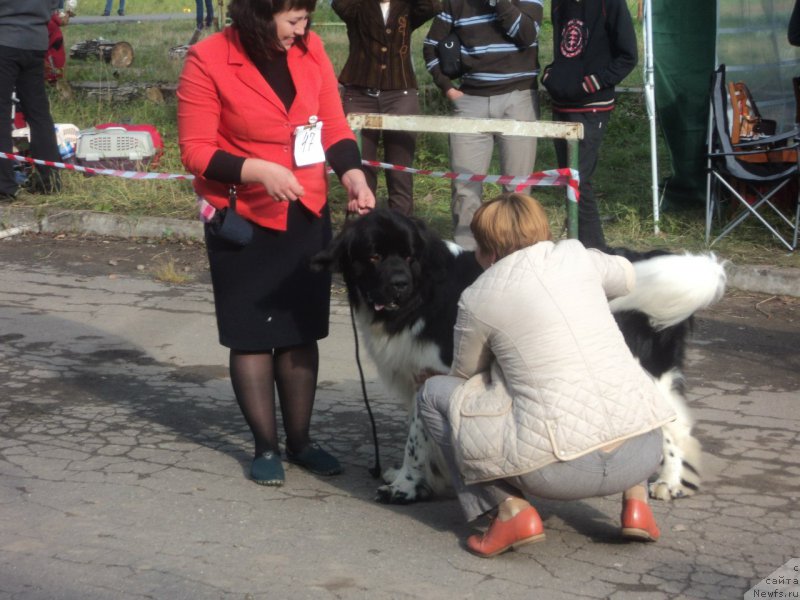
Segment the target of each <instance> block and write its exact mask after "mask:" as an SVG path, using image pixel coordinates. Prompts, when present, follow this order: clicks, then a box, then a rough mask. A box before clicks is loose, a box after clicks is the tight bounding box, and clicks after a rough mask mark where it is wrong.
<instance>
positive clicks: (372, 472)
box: [348, 302, 381, 479]
mask: <svg viewBox="0 0 800 600" xmlns="http://www.w3.org/2000/svg"><path fill="white" fill-rule="evenodd" d="M348 304H349V302H348ZM350 323H351V325H352V326H353V339H354V340H355V345H356V366H357V367H358V376H359V377H360V378H361V394H362V395H363V397H364V405H365V406H366V407H367V414H368V415H369V422H370V423H371V424H372V444H373V445H374V446H375V466H373V467H372V468H371V469H370V470H369V474H370V475H372V477H373V479H377V478H378V477H380V475H381V457H380V452H379V450H378V430H377V428H376V427H375V418H374V417H373V416H372V408H370V406H369V397H368V396H367V384H366V382H365V381H364V370H363V369H362V368H361V358H360V356H359V351H358V329H356V317H355V314H354V313H353V305H352V304H351V305H350Z"/></svg>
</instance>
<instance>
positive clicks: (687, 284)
mask: <svg viewBox="0 0 800 600" xmlns="http://www.w3.org/2000/svg"><path fill="white" fill-rule="evenodd" d="M633 266H634V269H635V270H636V288H635V289H634V290H633V291H632V292H631V293H630V294H628V295H627V296H621V297H619V298H615V299H613V300H612V301H611V302H610V306H611V310H612V312H621V311H625V310H638V311H641V312H643V313H645V314H646V315H648V316H649V317H650V324H651V325H652V326H653V327H654V328H655V329H664V328H666V327H670V326H672V325H675V324H677V323H680V322H681V321H683V320H684V319H687V318H689V317H690V316H692V315H693V314H694V313H695V312H696V311H698V310H701V309H703V308H707V307H709V306H711V305H712V304H714V303H715V302H717V301H718V300H719V299H720V298H722V295H723V294H724V293H725V283H726V280H727V276H726V274H725V262H724V261H722V260H719V259H718V258H717V257H716V256H715V255H714V254H713V253H710V254H688V253H687V254H683V255H677V254H667V255H662V256H656V257H654V258H650V259H646V260H641V261H636V262H634V263H633Z"/></svg>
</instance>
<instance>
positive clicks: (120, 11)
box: [117, 10, 125, 17]
mask: <svg viewBox="0 0 800 600" xmlns="http://www.w3.org/2000/svg"><path fill="white" fill-rule="evenodd" d="M117 14H118V15H119V16H120V17H124V16H125V11H124V10H118V11H117Z"/></svg>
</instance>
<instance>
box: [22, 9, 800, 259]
mask: <svg viewBox="0 0 800 600" xmlns="http://www.w3.org/2000/svg"><path fill="white" fill-rule="evenodd" d="M629 5H630V7H631V11H632V14H633V15H634V16H635V15H636V6H637V3H636V2H635V1H633V2H631V1H630V0H629ZM103 7H104V1H103V0H81V2H80V4H79V15H100V13H101V12H102V10H103ZM114 7H115V9H116V1H115V4H114ZM184 9H188V12H190V13H191V14H187V16H186V18H182V19H173V20H168V21H149V20H135V19H129V21H128V22H124V23H112V22H103V23H100V24H92V25H79V24H75V23H73V24H70V25H69V26H67V27H66V28H65V29H64V36H65V40H66V45H67V47H68V48H69V47H70V46H71V45H73V44H75V43H77V42H80V41H83V40H88V39H96V38H101V37H102V38H104V39H106V40H111V41H127V42H129V43H130V44H132V46H133V48H134V53H135V56H134V61H133V63H132V64H131V66H130V67H128V68H126V69H114V68H112V67H111V66H110V65H108V64H106V63H104V62H103V61H101V60H95V59H89V60H75V59H68V62H67V80H68V81H69V82H70V83H71V84H75V88H77V87H78V86H77V84H79V83H81V82H87V81H91V82H101V83H105V84H106V85H107V86H114V85H117V84H124V83H129V82H146V83H148V84H156V85H159V84H160V85H161V86H163V88H164V89H165V90H166V93H165V99H164V102H161V103H159V102H153V101H149V100H146V99H145V98H144V96H141V97H140V98H137V99H134V100H132V101H114V100H111V99H110V98H109V97H108V96H107V95H104V94H97V93H92V94H87V93H86V92H85V91H81V90H80V89H73V91H72V94H71V96H69V95H67V96H65V95H64V94H62V93H61V92H60V91H59V90H57V89H55V88H54V89H52V90H51V108H52V112H53V115H54V117H55V120H56V122H62V123H73V124H75V125H77V126H78V127H79V128H82V129H83V128H88V127H91V126H92V125H95V124H98V123H103V122H129V123H152V124H154V125H156V127H157V128H158V130H159V132H160V133H161V135H162V138H163V139H164V144H165V153H164V156H163V158H162V160H161V164H160V165H159V168H158V170H159V171H161V172H170V173H182V172H184V169H183V166H182V165H181V162H180V156H179V151H178V145H177V127H176V103H175V98H174V94H171V93H170V92H169V90H170V89H171V88H170V86H172V88H174V85H175V83H176V82H177V78H178V75H179V73H180V68H181V62H180V61H176V60H171V59H170V58H169V49H170V48H172V47H174V46H178V45H181V44H185V43H186V42H187V41H188V40H189V38H190V36H191V35H192V32H193V30H194V18H193V16H194V2H187V1H186V0H183V1H182V2H178V3H175V2H174V1H173V0H130V2H129V4H128V6H127V7H126V10H127V12H128V14H129V15H132V16H135V15H136V14H142V15H144V14H153V13H176V12H181V11H182V10H184ZM314 22H315V25H314V27H315V30H316V31H317V32H318V33H319V34H320V35H321V36H322V37H323V39H324V40H325V43H326V48H327V50H328V53H329V55H330V56H331V60H332V61H333V63H334V66H335V68H336V69H337V70H338V69H339V68H341V66H342V65H343V64H344V60H345V58H346V56H347V38H346V35H345V30H344V28H343V27H342V26H341V23H340V22H339V21H338V19H337V17H336V16H335V15H334V14H333V13H332V11H331V9H330V7H329V4H328V3H327V2H325V3H320V4H319V8H318V10H317V12H316V13H315V15H314ZM426 29H427V28H426V27H423V28H422V30H421V31H419V30H418V31H417V32H415V35H414V48H415V49H414V53H413V55H414V56H415V57H416V71H417V74H418V76H419V79H420V89H421V97H422V104H423V110H424V112H425V113H426V114H447V113H448V110H449V106H448V104H447V102H446V101H444V100H443V98H442V96H441V94H440V93H439V91H438V90H437V89H435V87H434V86H432V84H431V80H430V76H429V75H428V73H427V72H426V71H425V69H424V65H423V61H422V50H421V41H422V38H423V37H424V33H425V30H426ZM550 39H551V28H550V24H549V22H548V21H547V19H545V23H543V26H542V32H541V36H540V48H541V49H540V61H541V63H542V64H543V65H544V64H547V62H548V61H549V56H550V55H551V49H550ZM641 83H642V72H641V69H636V70H634V72H633V73H632V74H631V75H630V76H629V77H628V78H627V79H626V80H625V82H623V84H622V86H623V87H628V88H636V87H639V86H641ZM542 100H543V102H542V118H543V119H549V118H550V110H549V106H548V105H547V102H546V96H543V97H542ZM447 152H448V148H447V138H446V136H444V135H440V134H425V133H424V134H421V135H420V136H419V141H418V149H417V155H416V166H418V167H421V168H428V169H435V170H448V157H447ZM667 156H668V155H667V152H666V149H665V147H664V145H663V142H662V141H661V140H660V139H659V169H660V177H661V178H663V177H665V176H667V175H669V165H668V159H667ZM554 165H555V155H554V151H553V147H552V143H551V142H550V141H549V140H540V142H539V145H538V152H537V165H536V168H537V170H544V169H549V168H552V167H553V166H554ZM491 173H493V174H497V173H499V170H498V167H497V164H496V162H495V164H494V165H493V167H492V170H491ZM64 184H65V185H64V190H63V191H62V192H61V193H60V194H56V195H52V196H33V195H28V194H25V195H23V196H22V198H21V199H20V200H18V201H17V203H18V204H24V205H33V206H40V207H42V208H48V209H86V210H96V211H105V212H115V213H123V214H130V215H156V216H166V217H173V218H186V219H193V218H195V216H196V215H195V204H194V196H193V193H192V189H191V186H190V184H189V183H188V182H181V181H129V180H123V179H118V178H112V177H103V176H94V177H85V176H83V175H80V174H76V173H66V174H65V177H64ZM381 185H382V184H381ZM595 189H596V193H597V196H598V199H599V202H600V209H601V213H602V214H603V216H604V218H606V219H607V220H606V224H605V229H606V235H607V237H608V239H609V241H610V242H611V243H613V244H618V245H627V246H632V247H639V248H651V247H663V248H669V249H673V250H681V249H687V250H698V249H702V248H704V233H703V228H704V215H703V206H702V203H701V202H697V203H696V206H694V205H693V206H690V207H688V208H687V207H675V208H672V209H671V208H669V207H666V208H665V209H662V215H661V222H660V230H661V231H660V234H659V235H655V234H654V233H653V230H654V227H653V215H652V196H651V177H650V142H649V123H648V119H647V114H646V111H645V108H644V103H643V98H642V96H641V94H638V93H622V94H620V100H619V103H618V107H617V110H615V112H614V113H613V116H612V119H611V123H610V125H609V129H608V132H607V134H606V139H605V141H604V144H603V149H602V151H601V157H600V162H599V166H598V170H597V174H596V176H595ZM498 191H499V189H498V188H497V187H496V186H487V190H486V193H485V195H486V196H487V197H491V196H493V195H495V194H496V193H498ZM383 192H384V190H383V188H382V187H381V188H380V189H379V193H378V196H379V200H380V201H382V200H381V196H382V195H384V193H383ZM534 195H536V196H537V197H538V198H539V199H540V200H542V202H543V203H544V204H545V206H546V207H547V209H548V211H549V213H550V215H551V218H552V222H553V226H554V230H555V231H561V229H562V226H563V223H564V218H565V212H564V205H565V199H564V191H563V189H561V188H538V189H537V190H535V192H534ZM415 197H416V200H415V201H416V212H417V215H418V216H420V217H421V218H423V219H425V220H426V221H427V222H429V223H430V224H432V225H433V227H435V228H436V229H437V230H438V231H440V232H441V233H442V234H443V235H445V236H448V235H450V215H449V197H450V185H449V182H447V181H446V180H441V179H434V178H430V177H417V179H416V180H415ZM331 203H332V206H333V208H334V217H335V220H336V221H337V222H340V221H341V220H342V219H343V204H344V202H343V193H342V190H341V188H340V187H339V186H338V184H337V183H336V182H335V178H333V179H332V197H331ZM713 249H714V250H715V251H716V252H718V253H719V254H720V255H722V256H724V257H726V258H729V259H731V260H733V261H734V262H752V263H770V264H776V265H783V266H800V259H799V258H798V257H797V253H794V254H787V252H786V251H785V250H784V249H783V248H782V246H780V245H779V244H778V243H777V242H775V241H773V240H772V238H771V237H770V236H769V234H768V233H766V232H765V230H763V228H761V227H742V228H740V229H739V230H737V232H736V233H735V234H733V235H732V236H731V237H729V238H727V239H726V240H723V241H721V242H719V243H718V244H716V245H715V246H714V248H713Z"/></svg>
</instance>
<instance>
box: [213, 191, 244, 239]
mask: <svg viewBox="0 0 800 600" xmlns="http://www.w3.org/2000/svg"><path fill="white" fill-rule="evenodd" d="M208 225H209V229H210V230H211V233H212V234H214V235H215V236H217V237H219V238H221V239H223V240H225V241H226V242H230V243H231V244H236V245H237V246H246V245H247V244H249V243H250V242H251V241H252V239H253V224H252V223H251V222H250V221H248V220H247V219H245V218H244V217H243V216H241V215H240V214H239V213H237V212H236V186H235V185H232V186H231V187H230V189H229V191H228V206H227V207H225V208H223V209H222V210H217V212H216V213H214V216H213V217H212V218H211V221H209V223H208Z"/></svg>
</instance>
